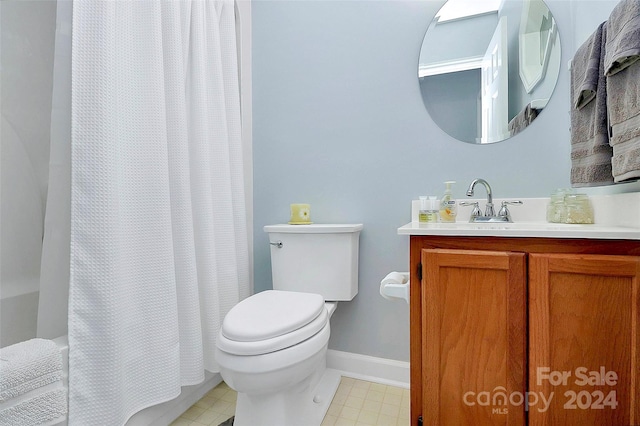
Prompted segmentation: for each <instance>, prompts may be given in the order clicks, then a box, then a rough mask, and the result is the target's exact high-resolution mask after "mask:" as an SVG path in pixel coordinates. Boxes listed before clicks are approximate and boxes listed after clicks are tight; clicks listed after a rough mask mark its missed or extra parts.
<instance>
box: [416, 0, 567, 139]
mask: <svg viewBox="0 0 640 426" xmlns="http://www.w3.org/2000/svg"><path fill="white" fill-rule="evenodd" d="M560 60H561V51H560V39H559V35H558V31H557V28H556V22H555V19H554V18H553V16H552V15H551V12H550V11H549V8H548V7H547V6H546V5H545V4H544V2H543V1H542V0H480V1H479V0H448V1H447V2H446V3H445V5H444V6H443V7H442V8H441V9H440V11H438V13H437V14H436V16H435V17H434V18H433V20H432V21H431V23H430V25H429V27H428V29H427V32H426V34H425V36H424V40H423V42H422V48H421V50H420V60H419V64H418V78H419V83H420V91H421V93H422V99H423V101H424V104H425V106H426V108H427V111H428V112H429V114H430V116H431V118H432V119H433V121H434V122H435V123H436V124H438V126H439V127H440V128H441V129H442V130H443V131H445V132H446V133H447V134H449V135H450V136H452V137H454V138H455V139H458V140H460V141H463V142H469V143H481V144H484V143H493V142H499V141H503V140H505V139H508V138H509V137H511V136H513V135H515V134H517V133H519V132H520V131H522V130H524V129H525V128H526V127H527V126H528V125H529V124H531V122H532V121H533V120H535V118H536V117H537V116H538V114H539V113H540V112H541V111H542V109H543V108H544V107H545V106H546V105H547V102H548V101H549V98H550V97H551V94H552V93H553V90H554V88H555V85H556V82H557V80H558V74H559V72H560Z"/></svg>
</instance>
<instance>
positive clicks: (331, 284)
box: [264, 224, 362, 301]
mask: <svg viewBox="0 0 640 426" xmlns="http://www.w3.org/2000/svg"><path fill="white" fill-rule="evenodd" d="M361 230H362V224H343V225H325V224H312V225H268V226H265V227H264V231H265V232H267V233H268V234H269V243H270V245H271V271H272V278H273V289H274V290H288V291H300V292H305V293H318V294H321V295H322V296H324V299H325V300H329V301H334V300H335V301H340V300H351V299H353V298H354V297H355V295H356V294H358V246H359V239H360V231H361Z"/></svg>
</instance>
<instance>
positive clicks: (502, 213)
mask: <svg viewBox="0 0 640 426" xmlns="http://www.w3.org/2000/svg"><path fill="white" fill-rule="evenodd" d="M509 204H512V205H516V204H524V203H523V202H522V201H520V200H514V201H503V202H502V207H500V211H499V212H498V216H500V217H504V218H506V219H507V221H508V222H511V212H509V209H508V208H507V205H509Z"/></svg>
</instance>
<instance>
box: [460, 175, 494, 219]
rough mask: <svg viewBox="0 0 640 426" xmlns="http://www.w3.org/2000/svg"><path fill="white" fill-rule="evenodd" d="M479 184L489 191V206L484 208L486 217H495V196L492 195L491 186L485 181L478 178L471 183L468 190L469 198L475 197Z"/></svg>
mask: <svg viewBox="0 0 640 426" xmlns="http://www.w3.org/2000/svg"><path fill="white" fill-rule="evenodd" d="M477 183H481V184H483V185H484V188H485V189H486V190H487V205H486V207H485V208H484V215H485V216H487V217H490V216H495V215H496V212H495V210H494V209H493V195H492V194H491V185H489V182H487V181H486V180H484V179H480V178H476V179H474V180H473V181H471V184H469V189H467V197H473V190H474V188H475V187H476V184H477Z"/></svg>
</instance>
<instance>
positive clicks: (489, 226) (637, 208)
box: [398, 193, 640, 240]
mask: <svg viewBox="0 0 640 426" xmlns="http://www.w3.org/2000/svg"><path fill="white" fill-rule="evenodd" d="M590 199H591V203H592V205H593V210H594V216H595V222H596V223H595V224H592V225H575V224H563V223H548V222H546V221H545V216H546V205H547V203H548V199H547V198H529V199H523V200H522V201H523V202H524V204H523V205H522V206H510V211H511V215H512V218H513V223H469V222H468V221H467V220H468V218H469V216H470V213H471V208H470V207H462V206H458V217H457V219H458V221H457V222H455V223H419V222H418V220H417V219H418V214H417V213H418V211H417V209H418V208H419V201H417V200H413V201H412V206H411V222H409V223H407V224H406V225H404V226H402V227H400V228H398V234H400V235H440V236H467V237H487V236H493V237H533V238H588V239H615V240H640V193H628V194H614V195H599V196H591V197H590ZM458 201H469V200H458ZM473 201H479V202H480V207H481V208H483V206H484V200H482V199H479V200H473ZM494 204H495V205H498V206H499V205H500V200H495V201H494Z"/></svg>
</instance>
